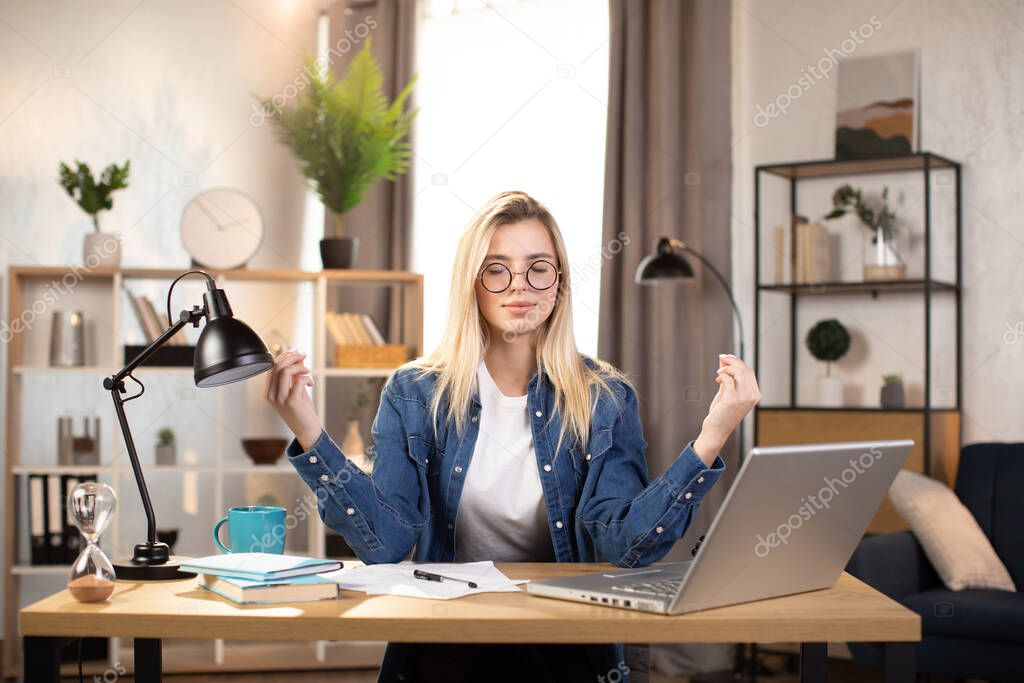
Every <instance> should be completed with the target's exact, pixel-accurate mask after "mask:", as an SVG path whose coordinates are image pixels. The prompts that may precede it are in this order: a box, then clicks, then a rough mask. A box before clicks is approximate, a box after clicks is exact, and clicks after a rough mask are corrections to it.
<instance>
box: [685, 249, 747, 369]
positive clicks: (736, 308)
mask: <svg viewBox="0 0 1024 683" xmlns="http://www.w3.org/2000/svg"><path fill="white" fill-rule="evenodd" d="M669 242H670V243H671V244H672V246H673V247H675V248H676V249H680V250H684V251H688V252H689V253H691V254H693V255H694V256H696V257H697V259H698V260H700V262H701V263H703V264H704V265H705V266H707V268H708V270H710V271H711V274H712V275H714V276H715V278H716V279H717V280H718V282H719V283H720V284H721V285H722V288H723V289H724V290H725V294H726V296H728V297H729V303H731V304H732V312H733V314H734V315H735V316H736V325H737V326H738V327H739V332H740V338H739V347H740V359H741V360H746V359H745V358H744V357H743V317H742V316H741V315H740V307H739V306H737V305H736V299H734V298H733V296H732V289H731V288H730V287H729V283H727V282H726V281H725V278H724V277H722V274H721V273H719V272H718V269H717V268H715V267H714V266H713V265H711V262H710V261H708V260H707V259H706V258H704V256H703V255H702V254H701V253H700V252H699V251H697V250H696V249H694V248H693V247H691V246H690V245H689V244H687V243H686V242H683V241H682V240H677V239H672V240H669Z"/></svg>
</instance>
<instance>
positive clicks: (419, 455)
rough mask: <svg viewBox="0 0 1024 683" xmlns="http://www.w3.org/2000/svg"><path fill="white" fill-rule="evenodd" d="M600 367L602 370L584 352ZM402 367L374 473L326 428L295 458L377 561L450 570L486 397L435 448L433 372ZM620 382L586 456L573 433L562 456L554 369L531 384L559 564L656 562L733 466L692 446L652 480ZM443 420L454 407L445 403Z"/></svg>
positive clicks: (633, 408)
mask: <svg viewBox="0 0 1024 683" xmlns="http://www.w3.org/2000/svg"><path fill="white" fill-rule="evenodd" d="M581 359H582V360H583V362H584V363H586V364H587V365H588V366H590V367H594V362H593V360H592V359H590V358H589V357H587V356H583V355H582V354H581ZM417 372H418V370H417V369H415V368H409V367H403V368H400V369H399V370H397V371H396V372H395V373H393V374H392V375H391V376H390V377H389V378H388V381H387V382H386V383H385V386H384V389H383V393H382V395H381V401H380V407H379V409H378V411H377V416H376V418H375V419H374V421H373V426H372V428H371V433H372V438H373V445H372V446H371V450H372V453H371V454H372V455H373V474H372V476H368V475H367V474H365V473H364V472H363V471H362V470H360V469H359V468H358V467H357V466H356V465H355V464H353V463H352V461H351V460H349V459H348V458H346V457H344V455H343V454H342V452H341V450H340V449H339V448H338V446H337V445H336V444H335V442H334V441H333V439H331V437H330V436H329V435H328V434H327V432H326V431H322V432H321V434H320V436H319V438H318V439H317V441H316V443H314V444H313V446H312V447H311V448H310V449H309V450H308V451H303V449H302V447H301V446H300V445H299V443H298V440H296V439H293V440H292V442H291V444H289V446H288V450H287V456H288V460H289V461H290V462H291V463H292V465H293V466H294V467H295V469H296V470H297V471H298V473H299V475H300V476H301V477H302V479H303V481H305V482H306V484H307V485H308V486H309V487H310V489H311V490H312V491H313V492H314V493H315V494H316V497H317V512H318V514H319V515H320V517H321V519H323V521H324V524H326V525H327V526H328V527H329V528H330V529H332V530H334V531H336V532H337V533H339V534H341V535H342V536H343V537H344V538H345V541H346V542H347V543H348V544H349V546H350V547H351V548H352V549H353V550H354V551H355V553H356V554H357V555H358V557H359V559H360V560H362V561H363V562H365V563H367V564H375V563H382V562H401V561H402V560H405V559H407V558H408V557H409V555H410V553H412V559H413V560H415V561H418V562H451V561H453V560H454V557H455V543H456V539H455V518H456V515H457V513H458V509H459V496H460V494H461V493H462V487H463V484H464V482H465V480H466V475H467V474H468V472H469V468H470V466H471V462H470V461H471V459H472V455H473V451H474V446H475V444H476V438H477V434H478V433H479V418H480V401H479V395H478V394H475V395H474V396H473V400H472V403H471V406H470V409H469V415H468V422H467V427H468V428H467V430H466V433H465V434H463V435H462V437H461V438H460V437H459V436H458V434H457V433H456V429H455V428H454V426H452V427H450V428H449V427H448V425H447V424H446V423H445V422H444V421H443V420H441V419H439V424H438V438H437V439H436V440H435V438H434V433H433V427H432V425H431V420H430V415H429V407H428V406H429V404H430V400H431V396H432V392H433V387H434V384H435V376H434V375H433V374H431V375H427V376H425V377H422V378H419V379H416V378H415V374H416V373H417ZM609 383H610V385H611V387H612V388H613V390H614V391H615V393H616V395H617V396H618V398H619V403H620V406H616V404H615V403H614V402H613V401H612V400H611V399H610V398H609V397H608V396H607V395H606V394H605V393H604V392H602V394H601V397H600V399H599V400H598V403H597V405H596V409H595V411H594V413H593V416H592V419H591V431H590V443H589V447H588V448H587V450H586V451H584V450H583V449H581V448H580V446H579V444H578V443H577V442H576V441H575V440H574V439H573V438H572V437H571V436H570V435H569V434H568V433H567V435H566V436H565V438H564V439H563V443H562V445H561V447H560V448H559V449H558V450H557V451H556V450H555V446H556V444H557V442H558V432H559V428H560V426H561V425H560V415H559V416H555V415H553V413H552V410H553V407H554V388H553V385H552V384H551V381H550V378H549V377H548V376H547V373H546V372H544V370H543V368H540V369H538V371H537V372H536V373H534V375H533V377H532V379H530V382H529V385H528V386H529V392H528V397H527V409H528V411H529V415H530V423H531V428H532V430H533V444H534V450H535V452H536V456H537V465H538V471H539V472H540V478H541V486H542V489H543V492H544V503H545V505H546V508H547V513H548V524H549V527H548V528H549V531H550V533H551V543H552V545H553V547H554V555H555V559H556V560H557V561H558V562H602V561H606V562H610V563H612V564H615V565H617V566H620V567H637V566H645V565H648V564H650V563H652V562H655V561H657V560H659V559H661V558H662V557H664V556H665V554H666V553H667V552H668V551H669V550H670V549H671V547H672V545H673V544H674V543H675V542H676V541H677V540H679V539H680V538H681V537H682V536H683V534H684V533H685V532H686V530H687V527H689V525H690V522H691V521H692V519H693V516H694V514H695V512H696V510H697V507H698V506H699V505H700V502H701V500H702V499H703V497H704V494H705V493H706V492H707V490H708V489H709V488H711V486H713V485H714V483H715V482H716V481H717V480H718V477H719V476H720V475H721V473H722V471H723V470H724V468H725V463H724V462H723V461H722V459H721V457H719V456H717V455H716V456H715V461H714V463H713V464H712V466H711V467H707V466H706V465H705V464H704V462H703V461H702V460H701V459H700V458H699V457H698V456H697V454H696V452H694V450H693V442H692V441H691V442H689V443H687V444H686V447H685V448H684V449H683V450H682V452H681V453H680V454H679V456H678V457H677V458H676V460H675V461H674V462H673V463H672V465H671V466H670V467H669V468H668V469H667V470H666V471H665V472H664V473H663V474H662V475H661V476H659V477H658V478H657V479H655V480H654V481H653V482H650V481H649V480H648V474H647V463H646V460H645V458H644V452H645V450H646V448H647V442H646V441H645V440H644V437H643V429H642V427H641V424H640V413H639V407H638V403H637V396H636V392H635V391H634V390H633V389H632V388H630V387H629V385H628V384H626V383H625V382H622V381H621V380H616V379H612V380H609ZM440 408H441V416H439V417H443V414H444V412H443V411H444V410H445V409H446V404H444V403H442V405H441V406H440Z"/></svg>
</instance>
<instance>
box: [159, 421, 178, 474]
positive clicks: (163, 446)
mask: <svg viewBox="0 0 1024 683" xmlns="http://www.w3.org/2000/svg"><path fill="white" fill-rule="evenodd" d="M176 459H177V456H176V454H175V444H174V430H172V429H171V428H170V427H164V428H163V429H161V430H160V431H159V432H157V434H156V464H157V465H173V464H174V462H175V460H176Z"/></svg>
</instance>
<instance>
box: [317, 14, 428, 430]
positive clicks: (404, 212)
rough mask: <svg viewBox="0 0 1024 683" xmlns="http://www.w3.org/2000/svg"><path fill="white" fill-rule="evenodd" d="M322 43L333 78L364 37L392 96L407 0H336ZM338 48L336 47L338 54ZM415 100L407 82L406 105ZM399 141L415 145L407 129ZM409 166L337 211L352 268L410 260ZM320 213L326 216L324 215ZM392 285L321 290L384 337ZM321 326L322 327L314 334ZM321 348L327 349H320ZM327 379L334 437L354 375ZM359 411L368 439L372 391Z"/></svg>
mask: <svg viewBox="0 0 1024 683" xmlns="http://www.w3.org/2000/svg"><path fill="white" fill-rule="evenodd" d="M327 12H328V22H329V25H330V37H329V40H328V43H329V45H330V46H331V47H332V48H334V49H335V50H336V52H335V53H332V54H331V56H330V59H331V69H332V72H333V73H334V75H335V77H336V78H341V76H342V74H343V73H344V72H345V70H346V69H347V68H348V65H349V63H350V62H351V60H352V58H353V57H355V56H356V54H358V52H359V51H360V50H361V49H362V48H363V45H364V43H365V40H366V38H367V37H370V38H372V46H371V53H372V54H373V56H374V58H375V59H376V60H377V62H378V63H379V64H380V67H381V73H382V74H383V76H384V94H385V95H386V96H387V97H388V98H389V100H393V99H394V98H395V96H396V95H398V93H399V91H400V90H401V89H402V88H403V87H404V86H405V84H406V83H408V82H409V79H410V78H411V77H412V73H413V68H414V58H415V53H416V50H415V37H416V31H415V26H416V2H415V0H378V1H377V2H355V1H352V0H339V1H338V2H334V3H332V4H331V5H329V7H328V9H327ZM339 53H340V54H339ZM406 106H407V107H415V106H416V93H415V88H414V91H413V94H412V95H411V96H410V98H409V101H408V102H407V104H406ZM407 140H408V141H409V142H410V143H411V144H412V145H413V146H415V140H414V139H413V136H412V135H411V134H410V135H409V137H408V138H407ZM411 172H412V168H411V164H410V172H409V173H407V174H405V175H400V176H398V177H397V178H396V179H395V180H394V181H387V180H381V181H379V182H377V183H376V184H374V185H373V186H372V187H371V188H370V190H369V191H368V192H367V194H366V198H365V199H364V200H363V201H362V203H360V204H359V205H358V206H356V207H355V208H353V209H352V210H350V211H349V212H347V213H346V214H345V217H344V225H343V230H344V231H345V235H346V236H349V237H357V238H359V250H358V254H357V256H356V261H355V267H356V268H358V269H361V270H362V269H365V270H379V269H383V270H408V269H410V268H411V267H412V256H411V245H412V199H413V189H412V188H413V182H412V177H411ZM326 220H328V221H329V220H331V218H330V216H327V217H326ZM398 296H399V292H398V290H397V289H396V288H385V287H377V286H374V287H367V286H357V287H356V286H353V287H335V288H332V290H331V291H329V292H328V296H327V302H328V307H329V308H330V309H332V310H336V311H353V312H357V313H368V314H369V315H370V316H372V317H373V319H374V320H375V321H376V322H377V325H378V326H379V327H380V328H381V331H382V333H383V334H384V335H385V337H387V338H389V339H394V338H395V337H394V335H396V334H397V332H398V331H399V329H400V322H401V307H400V305H399V299H398ZM322 333H324V332H323V331H322V330H321V331H318V334H322ZM328 353H331V349H330V348H328ZM358 381H361V380H344V381H337V380H335V381H332V382H330V383H329V385H328V389H327V390H328V395H327V405H328V406H329V414H328V415H327V425H326V426H327V429H328V431H329V432H330V433H331V435H332V436H333V437H334V438H335V439H336V440H338V442H339V443H340V442H341V441H340V440H341V439H342V438H344V436H345V427H346V424H347V417H348V415H349V406H350V404H351V403H352V401H353V398H354V395H355V391H354V389H355V382H358ZM370 398H371V400H370V403H369V405H370V406H374V409H367V410H365V411H364V413H363V416H362V419H361V423H360V433H361V434H362V436H363V439H364V441H366V442H367V444H369V434H370V423H371V422H372V420H373V417H374V415H375V413H376V410H375V406H376V405H377V404H378V402H379V394H371V397H370Z"/></svg>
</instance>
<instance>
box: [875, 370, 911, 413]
mask: <svg viewBox="0 0 1024 683" xmlns="http://www.w3.org/2000/svg"><path fill="white" fill-rule="evenodd" d="M905 400H906V399H905V397H904V393H903V377H902V376H901V375H895V374H893V375H882V392H881V396H880V397H879V403H880V404H881V406H882V407H883V408H886V409H891V408H902V407H903V404H904V401H905Z"/></svg>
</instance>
